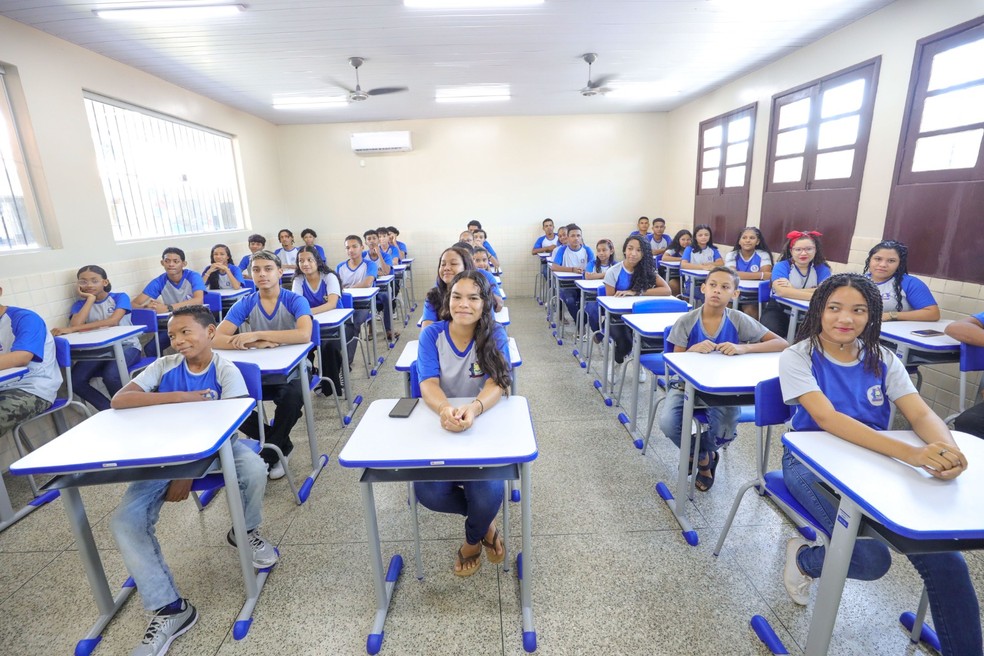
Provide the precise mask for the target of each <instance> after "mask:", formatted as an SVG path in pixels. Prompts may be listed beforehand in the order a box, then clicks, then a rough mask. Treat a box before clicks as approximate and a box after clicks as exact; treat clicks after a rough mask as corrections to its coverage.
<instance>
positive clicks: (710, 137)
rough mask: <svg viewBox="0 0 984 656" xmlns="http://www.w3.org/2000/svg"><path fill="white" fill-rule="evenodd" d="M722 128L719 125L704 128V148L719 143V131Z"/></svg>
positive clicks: (720, 131) (718, 144)
mask: <svg viewBox="0 0 984 656" xmlns="http://www.w3.org/2000/svg"><path fill="white" fill-rule="evenodd" d="M722 132H723V130H722V129H721V126H720V125H715V126H714V127H713V128H709V129H707V130H704V148H710V147H711V146H720V145H721V133H722Z"/></svg>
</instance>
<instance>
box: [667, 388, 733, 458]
mask: <svg viewBox="0 0 984 656" xmlns="http://www.w3.org/2000/svg"><path fill="white" fill-rule="evenodd" d="M740 414H741V408H739V407H738V406H736V405H719V406H713V407H710V408H707V421H708V423H709V424H710V426H709V428H708V430H707V431H702V432H701V436H700V450H701V451H706V452H708V453H710V452H713V451H717V449H718V447H717V445H718V444H719V443H721V442H722V441H723V440H731V439H732V438H733V437H734V435H735V427H736V426H737V425H738V416H739V415H740ZM659 429H660V430H661V431H663V435H666V436H667V437H668V438H670V440H671V441H672V442H673V443H674V444H676V445H677V448H680V433H681V431H682V430H683V390H682V389H678V388H676V387H670V391H669V392H668V393H667V395H666V400H665V401H663V408H662V410H660V413H659Z"/></svg>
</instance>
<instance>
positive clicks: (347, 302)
mask: <svg viewBox="0 0 984 656" xmlns="http://www.w3.org/2000/svg"><path fill="white" fill-rule="evenodd" d="M340 306H341V308H342V309H343V310H351V309H352V307H353V305H352V295H351V294H349V293H348V292H342V300H341V302H340Z"/></svg>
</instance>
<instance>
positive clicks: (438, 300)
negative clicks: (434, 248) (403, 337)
mask: <svg viewBox="0 0 984 656" xmlns="http://www.w3.org/2000/svg"><path fill="white" fill-rule="evenodd" d="M462 271H475V262H474V260H472V256H471V253H470V252H468V251H467V250H466V249H464V248H462V247H460V246H452V247H451V248H446V249H444V252H443V253H441V258H440V259H439V260H438V263H437V282H436V284H435V285H434V287H432V288H431V289H430V290H429V291H428V292H427V296H426V297H425V298H424V311H423V318H422V321H421V324H420V328H421V330H423V329H424V328H426V327H427V326H429V325H431V324H432V323H434V322H435V321H438V320H440V319H445V318H447V317H442V316H440V314H439V313H440V311H441V308H442V307H444V306H445V305H446V303H445V301H446V298H447V295H448V290H449V289H450V287H449V286H448V285H450V283H451V281H452V280H454V277H455V276H456V275H458V274H459V273H461V272H462Z"/></svg>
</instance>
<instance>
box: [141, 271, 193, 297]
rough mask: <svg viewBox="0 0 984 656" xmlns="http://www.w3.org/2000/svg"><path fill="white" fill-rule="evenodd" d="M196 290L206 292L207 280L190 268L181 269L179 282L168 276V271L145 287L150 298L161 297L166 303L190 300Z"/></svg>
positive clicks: (144, 289) (144, 291)
mask: <svg viewBox="0 0 984 656" xmlns="http://www.w3.org/2000/svg"><path fill="white" fill-rule="evenodd" d="M195 292H202V293H204V292H205V281H204V280H202V277H201V275H200V274H198V273H196V272H195V271H189V270H188V269H183V270H182V271H181V280H179V281H178V282H177V283H174V282H173V281H172V280H171V279H170V278H168V277H167V274H166V273H162V274H161V275H159V276H157V277H156V278H154V279H153V280H151V281H150V282H149V283H147V286H146V287H144V288H143V293H144V294H146V295H147V296H149V297H150V298H154V299H157V298H160V299H161V301H163V302H164V304H165V305H174V304H175V303H181V302H182V301H189V300H191V297H192V296H194V295H195Z"/></svg>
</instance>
